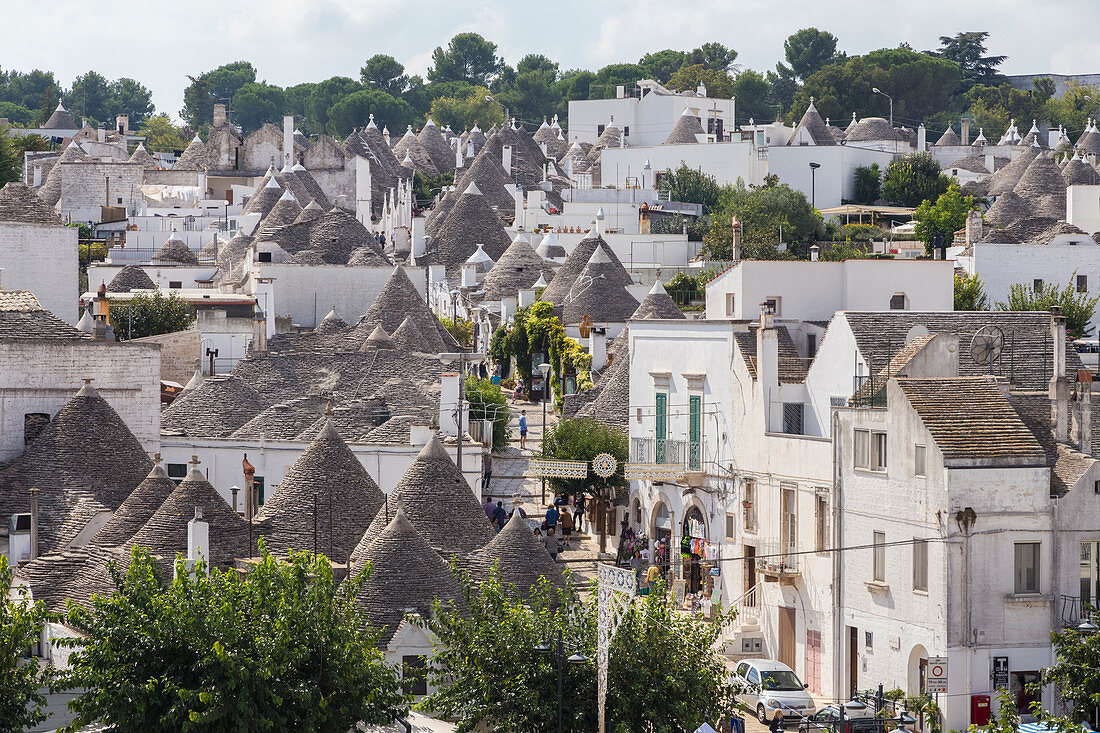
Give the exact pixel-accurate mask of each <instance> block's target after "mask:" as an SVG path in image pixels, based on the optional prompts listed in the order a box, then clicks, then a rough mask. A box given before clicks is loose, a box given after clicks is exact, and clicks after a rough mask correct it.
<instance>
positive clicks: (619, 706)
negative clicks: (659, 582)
mask: <svg viewBox="0 0 1100 733" xmlns="http://www.w3.org/2000/svg"><path fill="white" fill-rule="evenodd" d="M481 580H483V581H484V582H483V584H482V585H481V586H480V587H478V586H476V585H473V584H472V583H471V582H470V580H469V578H467V577H464V576H463V577H462V582H463V585H464V587H465V594H466V599H467V603H468V605H469V607H470V614H469V615H468V616H464V615H462V614H460V613H458V612H456V611H455V610H454V609H453V608H452V607H450V606H439V607H438V608H437V612H436V614H435V615H434V616H433V618H432V619H430V620H427V621H424V622H422V623H423V625H424V626H426V627H427V628H429V629H431V630H432V631H433V632H434V633H435V634H436V635H437V636H438V638H439V644H438V645H437V646H436V652H435V654H434V656H433V657H432V660H431V666H430V675H431V677H432V679H433V681H434V682H435V683H436V684H437V685H438V686H439V689H438V691H437V692H436V693H434V694H433V695H431V696H429V698H428V699H427V700H425V701H424V703H423V707H425V708H428V709H432V710H435V711H436V712H439V713H443V714H444V715H446V716H448V717H452V718H453V719H455V720H457V721H458V730H459V731H472V730H479V729H480V728H479V726H482V725H488V726H491V727H496V728H497V729H500V730H522V731H533V732H534V733H543V732H545V733H550V731H554V730H557V667H556V663H555V660H554V658H553V656H552V655H551V654H546V653H540V652H537V651H535V647H536V646H538V645H540V644H546V643H549V644H555V645H556V641H557V635H558V633H559V632H560V633H561V637H562V646H563V649H564V652H565V655H566V656H570V655H572V654H574V653H578V652H579V653H580V654H583V655H584V656H585V657H587V661H585V662H580V663H578V662H572V663H571V662H565V663H564V664H563V667H562V674H563V678H564V680H563V687H564V689H565V690H567V691H568V694H566V695H565V697H564V699H563V706H562V721H563V728H564V730H566V731H589V730H592V729H593V727H595V725H596V721H597V719H598V713H597V708H596V686H597V683H596V664H595V660H596V598H595V594H591V596H590V597H589V599H588V600H587V601H585V602H583V603H582V602H579V601H577V599H576V598H574V597H572V596H570V595H568V594H566V593H562V592H560V591H558V590H556V589H555V588H553V587H552V586H550V585H549V584H548V583H545V582H544V583H543V584H541V585H540V586H539V587H537V588H536V589H535V591H534V593H533V597H532V599H531V600H530V601H529V602H526V603H525V602H522V601H518V600H514V599H513V598H512V597H510V596H509V594H508V593H507V592H506V591H505V587H504V586H503V585H502V584H501V581H500V574H499V572H498V571H497V570H496V569H494V570H493V572H492V573H491V574H490V575H489V577H488V578H483V579H481ZM720 628H721V625H720V624H718V623H711V622H708V621H704V620H702V619H699V618H696V617H694V616H691V615H687V614H683V613H681V612H679V611H678V610H677V609H676V608H675V607H674V606H673V604H672V600H671V597H670V595H669V594H668V593H667V592H666V590H665V588H663V587H658V588H656V589H654V591H653V592H652V593H651V594H650V595H648V596H645V597H644V598H641V599H637V600H635V602H634V604H633V605H632V607H631V608H630V610H629V611H628V612H627V613H626V615H625V616H624V618H623V621H622V624H621V625H620V627H619V631H618V633H617V634H616V635H615V639H614V641H613V642H612V644H611V654H610V658H609V670H608V694H607V720H608V730H609V731H643V730H650V731H668V732H669V733H681V732H686V731H692V730H695V728H696V727H698V725H699V723H700V722H701V720H707V721H708V722H710V723H711V724H712V725H715V726H716V725H717V723H718V719H719V718H721V717H722V716H723V715H724V714H727V713H728V712H730V711H731V710H732V707H733V697H732V696H733V692H734V691H733V690H732V688H731V687H730V686H729V684H728V682H727V680H728V677H729V675H728V672H727V671H726V668H725V664H724V663H723V661H722V658H721V656H719V655H718V654H717V653H716V652H715V651H714V650H713V649H712V648H711V645H712V644H713V642H714V641H715V639H716V637H717V634H718V631H719V630H720Z"/></svg>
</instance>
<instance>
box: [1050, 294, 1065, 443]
mask: <svg viewBox="0 0 1100 733" xmlns="http://www.w3.org/2000/svg"><path fill="white" fill-rule="evenodd" d="M1050 334H1051V340H1052V341H1053V344H1054V375H1053V376H1052V377H1051V378H1050V386H1049V390H1048V396H1049V397H1050V424H1051V427H1052V428H1053V430H1054V439H1055V440H1057V441H1058V442H1059V443H1067V442H1069V389H1070V386H1069V380H1068V379H1067V378H1066V319H1065V317H1064V316H1063V315H1062V309H1061V308H1059V307H1057V306H1054V307H1052V308H1051V309H1050Z"/></svg>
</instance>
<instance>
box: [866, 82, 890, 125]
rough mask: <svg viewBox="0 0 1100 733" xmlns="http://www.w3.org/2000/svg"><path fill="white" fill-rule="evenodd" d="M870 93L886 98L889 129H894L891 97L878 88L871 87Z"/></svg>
mask: <svg viewBox="0 0 1100 733" xmlns="http://www.w3.org/2000/svg"><path fill="white" fill-rule="evenodd" d="M871 91H872V92H874V93H875V94H881V95H882V96H884V97H886V98H887V99H889V100H890V129H891V130H893V129H894V98H893V97H891V96H890V95H889V94H887V93H886V92H884V91H882V90H881V89H879V88H878V87H871Z"/></svg>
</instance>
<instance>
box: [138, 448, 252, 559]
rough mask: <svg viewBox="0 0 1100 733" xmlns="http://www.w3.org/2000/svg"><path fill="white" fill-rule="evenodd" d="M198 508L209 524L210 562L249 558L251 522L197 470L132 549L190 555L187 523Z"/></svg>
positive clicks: (171, 496) (157, 513) (152, 519)
mask: <svg viewBox="0 0 1100 733" xmlns="http://www.w3.org/2000/svg"><path fill="white" fill-rule="evenodd" d="M196 507H198V508H200V509H201V510H202V519H203V521H204V522H206V523H207V524H208V525H209V531H210V548H209V555H208V556H207V558H206V561H207V562H208V563H209V564H210V565H211V566H217V567H225V566H226V565H229V564H230V563H232V562H233V561H234V560H235V559H237V558H239V557H246V556H247V555H248V522H246V521H245V520H244V519H242V518H241V515H239V514H237V512H235V511H233V507H231V506H229V504H227V503H226V501H225V499H223V498H222V497H221V494H219V493H218V492H217V491H216V490H215V489H214V487H213V486H211V485H210V482H209V481H207V480H206V477H205V476H203V475H202V472H201V471H199V470H198V468H197V467H193V468H192V469H191V472H190V473H188V474H187V477H186V478H185V479H184V480H183V481H182V482H180V485H179V486H177V487H176V488H175V489H174V490H173V491H172V493H171V494H169V496H168V498H167V499H165V500H164V503H163V504H161V505H160V507H158V508H157V510H156V511H155V512H153V515H152V516H151V517H149V521H147V522H146V523H145V524H144V525H142V527H141V529H139V530H138V531H137V533H135V534H134V536H133V537H132V538H131V539H130V542H129V543H128V546H130V547H144V548H146V549H148V550H149V552H150V553H152V554H153V555H159V556H160V557H164V558H174V557H175V556H176V555H178V554H182V555H184V556H186V555H187V523H188V522H190V521H191V520H192V519H194V518H195V509H196Z"/></svg>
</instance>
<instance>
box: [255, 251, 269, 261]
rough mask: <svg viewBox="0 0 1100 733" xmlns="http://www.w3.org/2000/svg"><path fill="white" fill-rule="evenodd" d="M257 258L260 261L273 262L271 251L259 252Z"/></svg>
mask: <svg viewBox="0 0 1100 733" xmlns="http://www.w3.org/2000/svg"><path fill="white" fill-rule="evenodd" d="M256 259H257V261H259V262H271V253H270V252H259V253H257V255H256Z"/></svg>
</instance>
